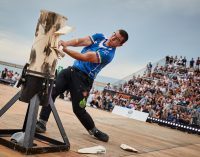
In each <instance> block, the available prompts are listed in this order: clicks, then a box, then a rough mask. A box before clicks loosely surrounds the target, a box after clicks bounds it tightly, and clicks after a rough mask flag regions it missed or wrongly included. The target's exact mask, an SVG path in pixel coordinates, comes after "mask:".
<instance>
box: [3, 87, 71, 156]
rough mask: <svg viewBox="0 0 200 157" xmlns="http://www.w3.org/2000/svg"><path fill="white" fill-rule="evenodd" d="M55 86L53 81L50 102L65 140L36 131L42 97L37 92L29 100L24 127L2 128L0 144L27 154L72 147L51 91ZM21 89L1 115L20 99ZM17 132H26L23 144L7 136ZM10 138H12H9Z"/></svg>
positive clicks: (66, 149) (58, 150) (49, 93)
mask: <svg viewBox="0 0 200 157" xmlns="http://www.w3.org/2000/svg"><path fill="white" fill-rule="evenodd" d="M52 88H53V83H51V85H50V88H49V89H48V91H49V92H48V97H49V104H50V106H51V110H52V112H53V115H54V118H55V121H56V123H57V126H58V128H59V131H60V134H61V136H62V139H63V141H64V142H60V141H57V140H55V139H52V138H49V137H46V136H44V135H41V134H38V133H35V128H36V122H37V115H38V109H39V104H40V99H39V96H38V94H35V95H34V96H33V97H32V99H31V100H30V102H29V105H28V108H27V112H26V116H25V120H24V124H23V128H22V129H0V144H1V145H4V146H6V147H9V148H11V149H13V150H17V151H20V152H22V153H25V154H27V155H30V154H39V153H49V152H60V151H68V150H69V149H70V143H69V140H68V138H67V135H66V133H65V130H64V128H63V125H62V123H61V120H60V118H59V115H58V113H57V110H56V108H55V105H54V103H53V100H52V98H51V91H52ZM20 94H21V91H19V92H18V93H17V94H16V95H15V96H14V97H13V98H12V99H11V100H10V101H9V102H8V103H7V104H6V105H5V106H4V107H3V108H2V109H1V110H0V117H1V116H2V115H3V114H4V113H5V112H6V111H7V110H8V109H9V108H10V107H11V106H12V105H14V103H15V102H16V101H17V100H19V98H20ZM16 132H25V135H24V140H23V144H21V145H20V144H18V143H14V142H13V141H11V140H8V138H6V137H11V135H12V134H14V133H16ZM9 139H10V138H9ZM34 140H36V141H37V140H38V141H40V142H42V143H45V144H46V145H47V146H45V147H39V146H35V145H34V143H33V142H34Z"/></svg>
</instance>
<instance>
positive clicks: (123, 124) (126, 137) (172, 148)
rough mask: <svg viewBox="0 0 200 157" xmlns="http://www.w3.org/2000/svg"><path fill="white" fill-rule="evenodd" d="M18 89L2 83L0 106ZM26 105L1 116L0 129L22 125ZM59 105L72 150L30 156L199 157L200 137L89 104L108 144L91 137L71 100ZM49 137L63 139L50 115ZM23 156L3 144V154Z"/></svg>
mask: <svg viewBox="0 0 200 157" xmlns="http://www.w3.org/2000/svg"><path fill="white" fill-rule="evenodd" d="M18 90H19V89H16V88H12V87H9V86H5V85H0V108H2V107H3V106H4V105H5V104H6V103H7V101H8V100H10V98H12V97H13V96H14V95H15V94H16V93H17V91H18ZM26 108H27V104H26V103H23V102H20V101H18V102H16V104H15V105H14V106H13V107H12V108H10V109H9V110H8V111H7V112H6V113H5V114H4V115H3V116H2V117H1V118H0V129H8V128H9V129H17V128H21V127H22V124H23V120H24V117H25V112H26ZM56 108H57V110H58V113H59V115H60V117H61V121H62V123H63V126H64V128H65V131H66V133H67V136H68V138H69V141H70V144H71V149H70V151H69V152H61V153H48V154H38V155H31V156H33V157H46V156H48V157H65V156H70V157H81V156H85V157H86V156H88V157H97V156H101V157H137V156H138V157H139V156H140V157H160V156H162V157H180V156H181V157H199V154H200V136H199V135H194V134H188V133H184V132H181V131H178V130H173V129H170V128H166V127H161V126H158V125H157V124H150V123H145V122H140V121H136V120H133V119H128V118H124V117H121V116H118V115H114V114H112V113H109V112H106V111H102V110H97V109H94V108H90V107H87V111H88V112H89V113H90V114H91V116H92V117H93V118H94V121H95V123H96V126H97V127H98V128H99V129H101V130H102V131H105V132H107V133H108V134H109V136H110V140H109V142H108V143H105V142H101V141H98V140H96V139H95V138H93V137H91V136H90V135H89V134H88V133H87V131H86V130H85V128H84V127H83V126H82V125H81V124H80V122H79V121H78V119H77V118H76V117H75V115H74V114H73V112H72V107H71V102H69V101H64V100H61V99H57V101H56ZM47 128H48V131H47V133H46V135H47V136H49V137H53V138H55V139H58V140H61V139H62V138H61V137H60V134H59V131H58V128H57V126H56V123H55V121H54V118H53V116H52V115H51V117H50V120H49V122H48V125H47ZM122 143H125V144H128V145H130V146H132V147H134V148H136V149H137V150H138V151H139V152H138V153H131V152H126V151H124V150H122V149H121V148H120V147H119V146H120V144H122ZM96 145H103V146H105V147H106V151H107V152H106V154H96V155H89V154H84V155H81V154H78V153H76V152H77V150H78V149H80V148H85V147H91V146H96ZM10 156H15V157H21V156H25V155H23V154H22V153H19V152H16V151H13V150H11V149H8V148H6V147H4V146H2V145H0V157H10Z"/></svg>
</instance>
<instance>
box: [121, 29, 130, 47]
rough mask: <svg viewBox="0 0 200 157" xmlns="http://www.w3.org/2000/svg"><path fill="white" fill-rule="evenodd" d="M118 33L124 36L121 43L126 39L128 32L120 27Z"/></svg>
mask: <svg viewBox="0 0 200 157" xmlns="http://www.w3.org/2000/svg"><path fill="white" fill-rule="evenodd" d="M119 34H120V35H121V36H122V37H123V38H124V40H123V41H122V44H123V43H125V42H126V41H127V40H128V33H127V32H126V31H125V30H123V29H120V30H119Z"/></svg>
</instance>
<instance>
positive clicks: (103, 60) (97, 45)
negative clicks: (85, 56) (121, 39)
mask: <svg viewBox="0 0 200 157" xmlns="http://www.w3.org/2000/svg"><path fill="white" fill-rule="evenodd" d="M90 38H91V40H92V42H93V44H92V45H90V46H87V47H84V48H83V50H82V51H81V53H86V52H88V51H91V52H94V53H96V56H97V58H98V63H92V62H85V61H80V60H75V61H74V65H73V67H76V68H77V69H79V70H81V71H83V72H84V73H86V74H87V75H88V76H89V77H90V78H92V79H95V78H96V76H97V74H98V73H99V72H100V71H101V69H102V68H103V67H105V66H106V65H107V64H108V63H110V62H111V61H112V59H113V57H114V55H115V50H116V48H112V47H108V46H106V45H105V42H106V41H107V39H106V38H105V37H104V35H103V34H100V33H98V34H94V35H92V36H90Z"/></svg>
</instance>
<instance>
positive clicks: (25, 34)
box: [0, 0, 200, 79]
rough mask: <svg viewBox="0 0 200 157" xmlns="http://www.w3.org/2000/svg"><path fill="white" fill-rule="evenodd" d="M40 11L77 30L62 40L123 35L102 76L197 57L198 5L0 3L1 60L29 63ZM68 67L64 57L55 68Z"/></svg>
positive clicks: (56, 0)
mask: <svg viewBox="0 0 200 157" xmlns="http://www.w3.org/2000/svg"><path fill="white" fill-rule="evenodd" d="M40 10H49V11H53V12H56V13H59V14H61V15H63V16H66V17H67V18H68V21H67V24H68V25H70V26H73V27H75V28H76V30H75V31H74V32H72V33H70V34H68V35H66V36H61V38H60V39H62V40H70V39H73V38H77V37H85V36H88V35H92V34H94V33H103V34H104V35H105V36H107V37H109V36H110V35H112V33H113V32H114V31H116V30H118V29H124V30H126V31H127V32H128V34H129V40H128V42H127V43H125V44H124V45H123V46H122V47H120V48H118V49H117V51H116V55H115V58H114V60H113V61H112V63H110V64H109V65H107V66H106V67H105V68H104V69H103V70H102V71H101V72H100V74H99V75H102V76H108V77H113V78H117V79H120V78H124V77H126V76H127V75H130V74H132V73H134V72H136V71H138V70H139V69H141V68H143V67H145V66H146V64H147V63H148V62H152V63H154V62H156V61H158V60H160V59H162V58H164V57H165V56H166V55H170V56H176V55H177V56H178V57H180V56H186V57H187V60H190V59H191V58H192V57H193V58H194V59H196V58H197V57H198V56H200V0H43V1H41V0H20V1H19V0H1V1H0V60H2V61H7V62H11V63H16V64H21V65H24V64H25V63H26V62H28V59H29V55H30V51H31V47H32V44H33V39H34V33H35V28H36V24H37V20H38V18H39V15H40ZM72 49H73V48H72ZM74 50H77V51H80V50H81V49H80V48H78V49H77V48H76V49H74ZM72 63H73V59H71V58H70V57H69V56H66V57H65V58H63V59H61V60H59V63H58V64H59V65H61V66H64V67H67V66H69V65H71V64H72Z"/></svg>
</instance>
